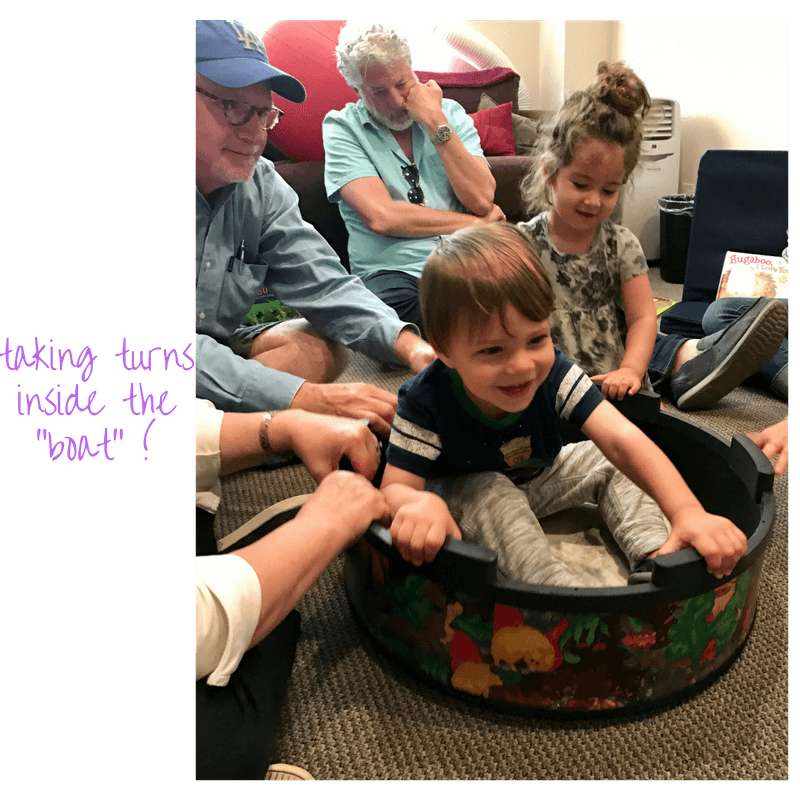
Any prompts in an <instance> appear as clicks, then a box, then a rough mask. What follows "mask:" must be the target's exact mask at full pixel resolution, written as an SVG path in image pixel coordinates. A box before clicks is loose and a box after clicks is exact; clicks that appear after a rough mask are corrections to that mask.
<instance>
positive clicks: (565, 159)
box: [520, 61, 650, 214]
mask: <svg viewBox="0 0 800 800" xmlns="http://www.w3.org/2000/svg"><path fill="white" fill-rule="evenodd" d="M649 110H650V94H649V93H648V91H647V87H646V86H645V85H644V83H643V82H642V80H641V79H640V78H639V76H638V75H637V74H636V73H635V72H634V71H633V70H632V69H630V68H629V67H627V66H626V65H625V64H623V63H622V62H621V61H618V62H617V63H615V64H611V65H609V64H607V63H606V62H605V61H602V62H601V63H600V64H599V65H598V67H597V78H596V79H595V82H594V83H593V84H592V85H591V86H590V87H589V88H588V89H587V90H586V91H585V92H574V93H573V94H571V95H570V97H569V99H568V100H567V101H566V103H564V105H563V106H562V108H561V110H560V111H558V112H557V113H556V115H555V116H554V117H553V118H552V119H551V120H550V121H549V122H548V123H547V125H546V126H545V129H544V131H543V132H542V135H541V136H540V137H539V140H538V142H537V145H536V147H535V148H534V152H533V153H532V156H533V158H532V161H531V168H530V170H529V171H528V174H527V175H526V176H525V177H524V178H523V180H522V183H521V184H520V190H521V194H522V204H523V207H524V208H525V210H526V211H527V213H529V214H536V213H538V212H540V211H544V210H547V209H549V208H551V207H552V205H553V203H552V198H551V197H550V191H549V187H548V183H547V181H548V180H552V179H555V177H556V175H557V174H558V172H559V170H561V169H563V168H564V167H566V166H569V165H570V164H571V163H572V159H573V157H574V155H575V148H576V147H577V145H578V143H579V142H581V141H582V140H583V139H586V138H590V139H599V140H600V141H601V142H607V143H608V144H618V145H620V147H622V149H623V151H624V154H625V173H624V175H623V178H622V183H623V184H625V183H626V182H627V181H628V179H629V178H630V176H631V173H632V172H633V170H634V169H635V168H636V165H637V164H638V163H639V158H640V156H641V154H642V121H643V120H644V118H645V116H646V115H647V112H648V111H649Z"/></svg>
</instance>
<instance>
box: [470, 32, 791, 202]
mask: <svg viewBox="0 0 800 800" xmlns="http://www.w3.org/2000/svg"><path fill="white" fill-rule="evenodd" d="M468 24H469V25H470V26H472V27H473V28H475V29H476V30H478V31H480V32H481V33H483V34H484V35H485V36H486V37H487V38H489V39H490V40H491V41H492V42H494V44H496V45H497V46H498V47H500V48H501V49H502V50H503V51H504V52H505V53H506V55H507V56H508V57H509V59H510V60H511V62H512V63H513V64H514V67H515V68H516V70H517V71H518V72H519V73H520V75H521V76H522V78H523V79H524V80H525V83H526V85H527V87H528V91H529V93H530V97H531V105H532V107H533V108H547V109H553V108H556V107H557V105H558V104H559V103H560V101H561V100H563V97H564V95H565V94H566V93H569V92H572V91H575V90H576V89H581V88H584V87H585V86H587V85H588V84H589V83H590V82H591V81H592V79H593V77H594V72H595V69H596V67H597V64H598V62H600V61H602V60H605V59H612V60H617V59H623V60H625V61H627V62H628V63H629V64H630V65H631V66H632V67H633V68H634V69H635V70H636V71H637V72H638V73H639V74H640V75H641V76H642V78H643V79H644V81H645V82H646V83H647V86H648V89H649V90H650V93H651V94H652V95H653V96H654V97H665V98H669V99H672V100H677V101H678V103H679V104H680V107H681V118H682V130H681V145H682V148H681V179H680V183H681V186H680V188H681V191H691V190H692V187H693V186H694V180H695V176H696V174H697V165H698V163H699V161H700V156H702V154H703V153H704V152H705V151H706V150H710V149H728V148H731V149H747V150H787V149H788V148H789V111H788V99H789V56H788V45H789V42H788V38H789V36H788V32H789V24H788V21H774V20H768V21H759V20H733V21H723V22H719V21H715V22H710V21H688V20H687V21H646V22H625V21H610V20H566V21H563V20H562V21H555V22H553V21H548V22H539V21H534V20H522V21H520V20H499V21H498V20H492V21H486V20H469V21H468Z"/></svg>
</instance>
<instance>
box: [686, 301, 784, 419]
mask: <svg viewBox="0 0 800 800" xmlns="http://www.w3.org/2000/svg"><path fill="white" fill-rule="evenodd" d="M788 325H789V312H788V310H787V308H786V305H785V304H784V303H782V302H781V301H780V300H775V299H771V298H767V297H760V298H759V299H758V300H757V301H756V302H755V303H754V304H753V305H752V307H751V308H750V309H748V310H747V311H746V312H745V313H744V314H742V316H741V317H739V319H737V320H736V322H734V323H732V324H731V325H730V327H728V329H727V330H726V331H725V333H724V334H723V335H722V336H721V337H720V339H719V341H718V342H717V343H716V344H715V345H714V346H713V347H709V348H708V350H702V351H701V352H700V353H699V354H698V355H697V356H695V357H694V358H692V359H690V360H689V361H687V362H686V363H685V364H684V365H683V366H682V367H681V368H680V369H679V370H678V371H677V372H676V373H675V374H674V375H673V376H672V379H671V380H670V390H671V392H672V399H673V401H674V402H675V405H676V406H677V407H678V408H680V409H681V410H689V409H693V408H709V407H710V406H712V405H714V403H716V402H717V401H718V400H720V399H721V398H723V397H725V395H726V394H728V392H730V391H731V390H732V389H735V388H736V387H737V386H738V385H739V384H740V383H741V382H742V381H743V380H744V379H745V378H749V377H750V376H751V375H752V374H753V373H754V372H757V371H758V370H759V369H760V368H761V367H763V366H764V364H766V363H767V362H768V361H769V360H770V359H771V358H772V356H774V355H775V353H776V351H777V350H778V347H780V344H781V342H782V341H783V337H784V336H785V335H786V330H787V328H788Z"/></svg>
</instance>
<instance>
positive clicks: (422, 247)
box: [322, 99, 484, 278]
mask: <svg viewBox="0 0 800 800" xmlns="http://www.w3.org/2000/svg"><path fill="white" fill-rule="evenodd" d="M442 111H444V114H445V116H446V117H447V121H448V123H449V124H450V127H451V128H452V129H453V130H454V131H455V132H456V134H457V135H458V138H459V139H460V140H461V142H462V144H463V145H464V147H465V148H466V149H467V151H468V152H469V153H471V154H472V155H474V156H480V157H481V158H483V157H484V156H483V151H482V150H481V143H480V138H479V137H478V132H477V131H476V130H475V124H474V123H473V121H472V120H471V119H470V118H469V116H467V113H466V112H465V111H464V109H463V108H462V107H461V106H460V105H459V104H458V103H457V102H456V101H455V100H448V99H444V100H442ZM322 138H323V142H324V144H325V191H326V192H327V194H328V200H330V201H331V202H332V203H338V204H339V212H340V213H341V215H342V219H343V220H344V222H345V225H346V226H347V232H348V234H349V236H350V238H349V242H348V254H349V256H350V269H352V270H353V272H354V273H355V274H356V275H361V276H362V277H363V276H366V275H369V274H371V273H374V272H377V271H378V270H382V269H398V270H402V271H403V272H407V273H409V274H411V275H414V276H415V277H417V278H419V277H420V276H421V275H422V268H423V267H424V266H425V259H427V257H428V256H429V255H430V253H431V250H433V247H434V245H435V243H436V242H437V241H438V240H439V239H440V238H441V236H438V235H437V236H426V237H423V238H418V239H410V238H406V237H398V236H381V235H380V234H377V233H373V231H371V230H370V229H369V228H368V227H367V226H366V225H365V224H364V222H363V220H362V219H361V217H359V216H358V214H357V213H356V212H355V211H354V210H353V208H352V207H351V206H350V205H349V204H348V203H346V202H345V201H344V200H342V198H341V194H340V190H341V188H342V187H343V186H345V185H346V184H348V183H350V181H352V180H355V179H356V178H370V177H376V178H380V179H381V180H382V181H383V184H384V186H386V189H387V190H388V192H389V195H390V196H391V198H392V200H403V201H407V200H408V190H409V189H410V188H411V187H410V185H409V184H408V182H407V181H406V179H405V178H404V177H403V173H402V169H403V167H404V166H406V165H407V164H409V163H410V162H409V160H408V159H407V158H406V157H405V155H404V154H403V151H402V149H401V148H400V145H399V144H398V143H397V140H396V139H395V138H394V136H393V135H392V132H391V131H390V130H389V129H388V128H386V127H385V126H383V125H378V124H377V123H376V122H375V121H374V120H373V119H372V117H370V115H369V111H367V108H366V106H365V105H364V103H363V101H362V100H359V101H358V102H357V103H348V104H347V105H346V106H345V107H344V108H343V109H342V110H341V111H329V112H328V114H327V115H326V116H325V119H324V120H323V122H322ZM412 143H413V147H414V163H415V164H416V166H417V170H418V171H419V180H420V186H421V187H422V191H423V193H424V195H425V203H424V205H425V206H426V207H427V208H438V209H442V210H444V211H456V212H458V213H460V214H469V213H470V211H468V210H467V209H466V208H465V207H464V206H463V205H462V204H461V202H460V201H459V199H458V198H457V197H456V195H455V192H454V191H453V188H452V186H451V185H450V179H449V178H448V177H447V172H446V171H445V168H444V165H443V164H442V160H441V158H439V154H438V153H437V152H436V145H434V143H433V142H432V141H431V140H430V139H429V138H428V134H427V133H426V131H425V129H424V128H423V127H422V125H420V124H419V123H418V122H415V123H414V124H413V125H412Z"/></svg>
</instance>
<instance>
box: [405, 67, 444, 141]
mask: <svg viewBox="0 0 800 800" xmlns="http://www.w3.org/2000/svg"><path fill="white" fill-rule="evenodd" d="M406 111H408V115H409V116H410V117H411V118H412V119H413V120H414V121H415V122H419V123H420V124H421V125H424V126H425V127H426V128H433V129H434V131H435V130H436V129H437V128H438V127H439V126H440V125H444V124H446V123H447V118H446V117H445V115H444V113H443V112H442V90H441V88H440V87H439V84H438V83H436V81H434V80H430V81H428V82H427V83H419V82H417V83H415V84H414V85H413V86H412V87H411V88H410V89H409V90H408V94H407V95H406Z"/></svg>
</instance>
